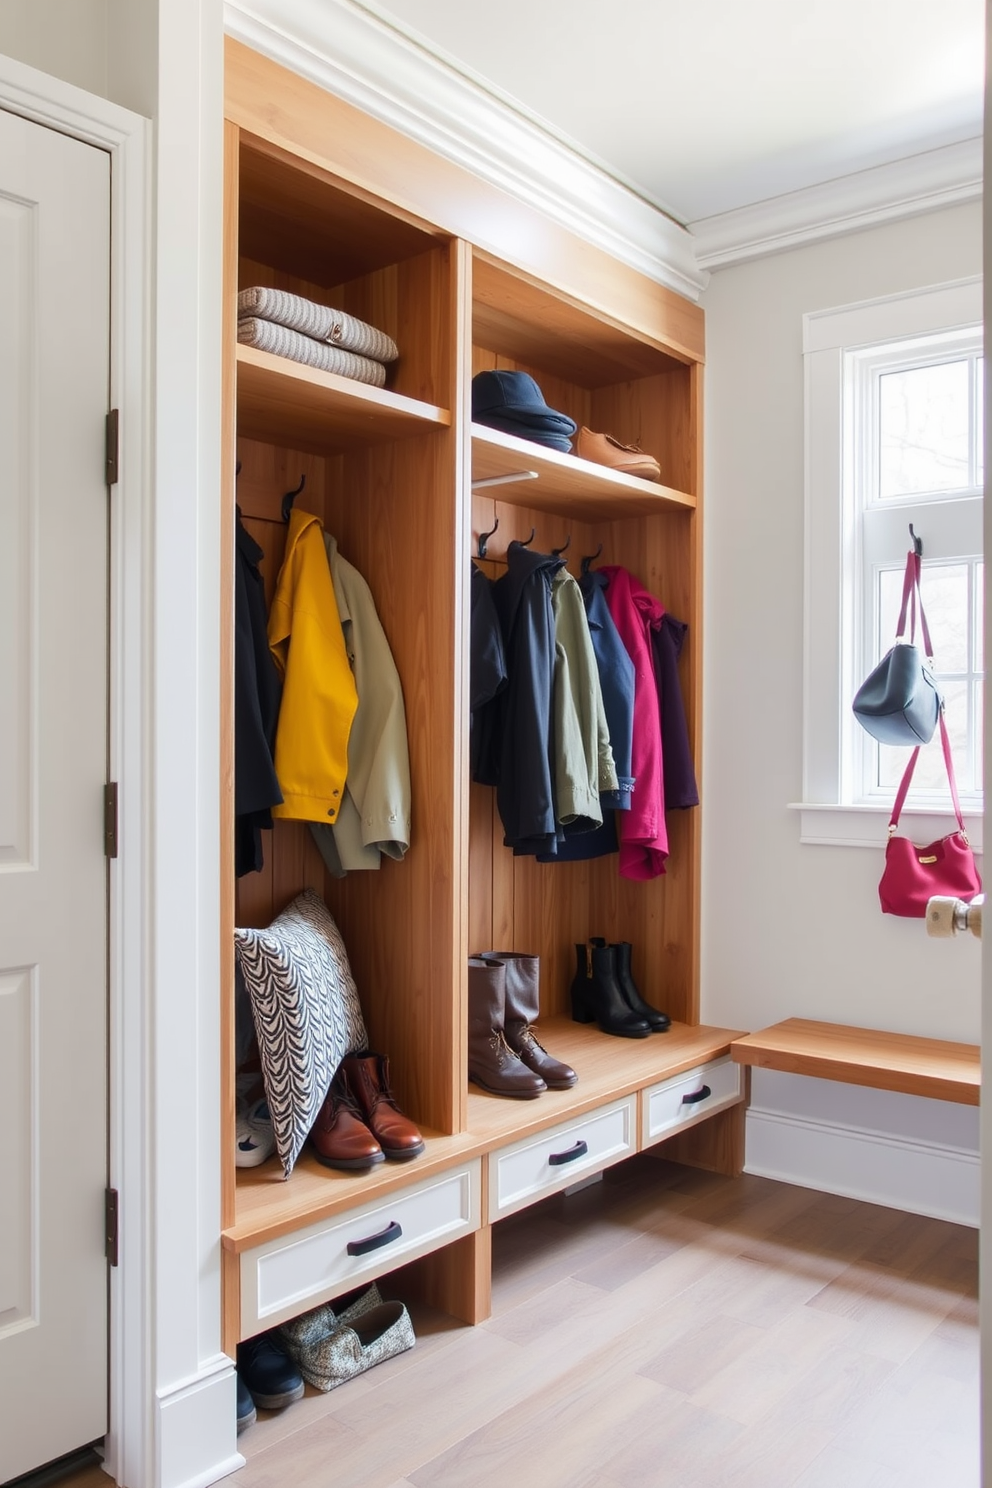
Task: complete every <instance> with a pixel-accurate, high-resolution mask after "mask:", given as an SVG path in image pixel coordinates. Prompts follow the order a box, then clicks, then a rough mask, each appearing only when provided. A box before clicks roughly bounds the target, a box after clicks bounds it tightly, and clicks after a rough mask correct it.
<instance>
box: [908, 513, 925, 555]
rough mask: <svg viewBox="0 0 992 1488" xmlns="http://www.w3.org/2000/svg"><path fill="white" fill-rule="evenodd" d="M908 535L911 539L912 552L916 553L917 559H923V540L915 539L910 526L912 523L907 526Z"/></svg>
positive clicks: (920, 538)
mask: <svg viewBox="0 0 992 1488" xmlns="http://www.w3.org/2000/svg"><path fill="white" fill-rule="evenodd" d="M909 535H910V537H911V538H912V539H913V551H914V552H915V553H916V556H917V558H922V557H923V539H922V537H917V535H916V533H915V532H914V531H913V524H912V522H910V524H909Z"/></svg>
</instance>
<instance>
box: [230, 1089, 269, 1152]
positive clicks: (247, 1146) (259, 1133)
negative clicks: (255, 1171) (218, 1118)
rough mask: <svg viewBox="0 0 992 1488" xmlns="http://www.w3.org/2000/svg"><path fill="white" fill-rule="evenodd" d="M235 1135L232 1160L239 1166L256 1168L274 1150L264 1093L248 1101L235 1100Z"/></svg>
mask: <svg viewBox="0 0 992 1488" xmlns="http://www.w3.org/2000/svg"><path fill="white" fill-rule="evenodd" d="M236 1125H237V1137H236V1139H235V1140H236V1147H235V1156H234V1161H235V1165H236V1166H237V1167H239V1168H257V1167H258V1165H259V1163H263V1162H265V1160H266V1158H268V1157H271V1156H272V1154H273V1152H275V1150H276V1138H275V1133H274V1131H273V1130H272V1117H271V1116H270V1115H269V1107H268V1102H267V1101H266V1099H265V1096H264V1095H261V1096H259V1097H258V1099H257V1100H253V1101H251V1102H250V1103H249V1102H247V1101H246V1100H244V1098H243V1097H241V1096H239V1097H238V1101H237V1123H236Z"/></svg>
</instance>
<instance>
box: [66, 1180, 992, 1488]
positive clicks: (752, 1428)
mask: <svg viewBox="0 0 992 1488" xmlns="http://www.w3.org/2000/svg"><path fill="white" fill-rule="evenodd" d="M494 1236H495V1243H494V1251H495V1281H494V1315H493V1317H492V1319H491V1320H490V1321H489V1322H488V1323H485V1324H484V1325H482V1326H481V1327H479V1328H466V1327H463V1326H461V1325H460V1324H457V1323H454V1322H453V1321H452V1320H451V1319H450V1318H446V1317H444V1316H441V1315H439V1314H436V1313H431V1312H429V1311H427V1310H426V1309H424V1308H422V1307H421V1308H417V1307H412V1308H411V1311H412V1314H413V1319H414V1325H415V1328H416V1331H417V1345H416V1348H414V1349H413V1350H411V1351H410V1352H409V1353H407V1354H403V1355H401V1356H400V1357H399V1358H397V1359H393V1360H390V1361H388V1362H387V1363H385V1364H382V1365H380V1366H379V1367H378V1368H377V1369H374V1370H372V1371H370V1372H369V1373H368V1374H367V1375H364V1376H362V1377H360V1378H359V1379H356V1380H353V1381H352V1382H351V1383H350V1384H348V1385H344V1386H342V1387H341V1388H340V1389H338V1390H334V1391H332V1392H331V1393H330V1394H329V1395H321V1394H319V1393H318V1392H316V1391H311V1390H309V1389H308V1391H307V1394H306V1396H305V1398H304V1399H303V1400H301V1401H299V1402H297V1404H295V1405H293V1406H290V1408H289V1409H288V1410H286V1411H283V1412H281V1413H271V1414H270V1413H266V1412H260V1413H259V1419H258V1422H257V1424H256V1425H255V1426H253V1427H251V1428H249V1430H247V1431H246V1432H243V1433H242V1435H241V1437H240V1438H239V1443H238V1444H239V1447H240V1449H241V1451H242V1452H243V1453H244V1455H245V1456H246V1458H247V1459H248V1462H247V1466H246V1467H244V1468H243V1469H242V1470H241V1472H240V1473H238V1474H237V1475H236V1477H234V1478H232V1479H230V1480H229V1481H230V1482H231V1484H232V1488H641V1485H644V1488H923V1485H927V1488H933V1485H934V1484H951V1483H953V1484H954V1488H978V1485H979V1466H978V1317H977V1302H976V1294H977V1235H976V1233H975V1232H974V1231H973V1230H968V1229H964V1228H961V1227H959V1226H956V1225H952V1224H946V1223H944V1222H942V1221H937V1220H931V1219H921V1218H918V1217H916V1216H912V1215H905V1214H901V1213H899V1212H897V1211H895V1210H891V1209H882V1208H879V1207H877V1206H875V1205H872V1204H861V1203H857V1202H855V1201H853V1200H847V1199H838V1198H833V1197H830V1196H828V1195H824V1194H819V1193H815V1192H812V1191H810V1190H807V1189H800V1188H793V1187H791V1186H789V1185H787V1184H781V1183H772V1182H770V1181H768V1180H766V1179H762V1178H751V1177H745V1178H741V1179H737V1180H729V1179H725V1178H717V1177H714V1176H712V1175H709V1174H703V1173H699V1172H694V1171H691V1170H689V1169H686V1168H679V1167H675V1166H674V1165H671V1164H668V1163H664V1162H661V1161H659V1160H657V1159H654V1158H651V1157H648V1156H642V1157H637V1158H633V1159H631V1160H630V1161H629V1162H627V1163H624V1164H622V1165H621V1166H619V1167H617V1168H614V1169H612V1170H611V1171H610V1172H609V1173H608V1174H607V1175H606V1177H605V1179H604V1181H603V1182H602V1183H598V1184H596V1185H594V1186H593V1187H591V1188H587V1189H584V1190H583V1191H581V1192H579V1193H577V1194H573V1195H571V1196H569V1197H567V1198H566V1197H558V1198H553V1199H549V1200H547V1201H545V1202H544V1203H542V1204H540V1205H537V1206H535V1207H534V1208H532V1209H530V1210H527V1211H525V1212H524V1213H522V1214H520V1215H517V1216H515V1217H514V1218H512V1219H509V1220H504V1221H503V1222H502V1224H500V1225H497V1227H496V1230H495V1232H494ZM381 1290H382V1292H383V1295H384V1296H387V1297H388V1296H391V1295H398V1292H397V1290H396V1288H395V1287H394V1288H392V1289H391V1288H390V1286H389V1283H388V1281H385V1282H383V1283H382V1284H381ZM103 1482H104V1483H105V1482H106V1479H105V1478H104V1479H103ZM67 1488H70V1485H67ZM71 1488H77V1485H71ZM78 1488H100V1485H99V1483H93V1484H91V1483H90V1482H86V1483H85V1484H83V1483H80V1484H79V1485H78Z"/></svg>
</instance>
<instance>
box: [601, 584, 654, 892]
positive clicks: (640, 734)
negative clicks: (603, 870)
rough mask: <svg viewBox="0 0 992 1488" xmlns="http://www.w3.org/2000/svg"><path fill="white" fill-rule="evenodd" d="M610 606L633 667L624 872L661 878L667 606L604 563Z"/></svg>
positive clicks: (621, 819) (622, 831)
mask: <svg viewBox="0 0 992 1488" xmlns="http://www.w3.org/2000/svg"><path fill="white" fill-rule="evenodd" d="M598 572H599V573H603V574H606V576H607V578H608V580H609V583H608V584H607V587H606V603H607V605H608V607H609V611H610V614H611V615H612V616H613V620H614V624H615V625H616V627H617V630H618V631H619V632H620V639H621V640H622V641H623V644H624V646H625V647H626V649H627V652H628V654H629V656H630V659H631V661H632V662H633V663H634V733H633V741H632V743H633V748H632V751H631V766H630V773H631V775H633V777H634V790H633V793H632V795H631V801H630V810H629V811H622V812H620V813H619V815H618V816H617V827H618V829H619V835H620V873H621V876H622V877H623V878H637V879H646V878H657V877H658V875H659V874H660V873H664V871H665V859H666V858H667V857H668V829H667V827H666V826H665V787H664V776H663V772H662V755H661V713H660V709H659V704H658V683H657V680H656V678H655V671H654V660H653V657H652V652H651V632H652V630H654V629H657V627H658V626H659V625H660V624H661V620H662V616H663V615H664V613H665V607H664V605H663V604H662V603H661V601H660V600H658V599H655V597H654V595H653V594H649V593H648V591H647V590H646V589H645V587H644V585H643V584H642V583H641V582H640V580H639V579H635V577H634V575H633V574H632V573H629V572H628V570H627V569H625V568H619V567H618V566H617V565H615V564H603V566H602V567H601V568H600V569H599V570H598Z"/></svg>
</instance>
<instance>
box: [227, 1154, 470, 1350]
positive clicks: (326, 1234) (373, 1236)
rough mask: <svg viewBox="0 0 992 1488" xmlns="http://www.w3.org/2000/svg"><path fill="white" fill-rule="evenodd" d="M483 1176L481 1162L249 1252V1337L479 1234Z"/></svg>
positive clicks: (244, 1333)
mask: <svg viewBox="0 0 992 1488" xmlns="http://www.w3.org/2000/svg"><path fill="white" fill-rule="evenodd" d="M480 1173H481V1163H480V1160H479V1159H478V1158H476V1159H475V1160H474V1161H472V1162H469V1163H466V1164H464V1165H463V1166H462V1167H459V1168H451V1169H449V1170H448V1171H446V1172H444V1173H440V1174H438V1176H437V1177H434V1178H427V1179H424V1181H423V1182H421V1183H412V1184H411V1185H410V1186H409V1187H408V1188H403V1189H400V1190H399V1191H398V1192H396V1193H393V1194H391V1195H389V1196H388V1197H386V1198H380V1199H376V1200H375V1201H374V1202H372V1203H369V1204H363V1205H362V1206H361V1207H360V1208H357V1209H352V1210H349V1212H348V1213H347V1214H345V1215H340V1214H339V1215H335V1216H334V1218H333V1219H329V1220H324V1221H322V1222H320V1223H318V1224H313V1225H308V1227H307V1228H306V1229H305V1230H296V1231H294V1232H293V1233H292V1234H291V1235H281V1236H280V1237H279V1238H278V1239H277V1240H268V1241H266V1242H265V1244H263V1245H258V1246H255V1247H254V1248H253V1249H251V1250H246V1251H244V1252H243V1253H242V1256H241V1337H242V1338H250V1337H252V1335H253V1334H255V1333H258V1332H260V1331H261V1330H262V1329H263V1328H271V1327H274V1326H275V1325H276V1324H277V1323H283V1322H285V1321H286V1319H287V1318H291V1317H296V1316H297V1314H298V1313H301V1312H306V1311H307V1309H308V1308H310V1307H316V1306H317V1304H318V1303H320V1302H326V1301H328V1300H329V1299H330V1298H331V1297H333V1296H335V1295H337V1294H340V1293H341V1292H345V1291H349V1290H350V1289H351V1288H352V1287H353V1286H358V1285H360V1284H361V1283H362V1282H364V1281H373V1280H374V1279H375V1278H376V1277H377V1276H382V1275H383V1274H384V1273H385V1272H386V1271H392V1270H393V1269H394V1267H396V1266H400V1265H403V1264H405V1263H406V1262H407V1261H413V1260H416V1258H417V1257H418V1256H422V1255H427V1253H428V1252H429V1251H432V1250H437V1249H438V1247H439V1246H442V1245H447V1244H448V1242H449V1241H451V1240H457V1239H459V1238H460V1237H461V1236H462V1235H468V1234H470V1233H471V1232H472V1231H473V1230H477V1229H478V1228H479V1225H480V1223H481V1205H480V1196H481V1181H480ZM370 1241H374V1242H378V1243H375V1244H371V1245H369V1244H367V1242H370ZM349 1245H350V1246H351V1251H352V1253H349V1249H348V1247H349ZM356 1251H357V1252H358V1253H357V1254H356V1253H355V1252H356Z"/></svg>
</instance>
